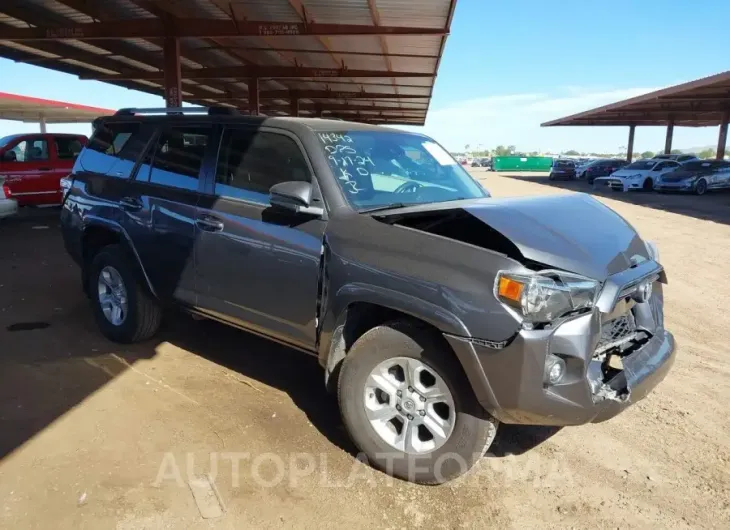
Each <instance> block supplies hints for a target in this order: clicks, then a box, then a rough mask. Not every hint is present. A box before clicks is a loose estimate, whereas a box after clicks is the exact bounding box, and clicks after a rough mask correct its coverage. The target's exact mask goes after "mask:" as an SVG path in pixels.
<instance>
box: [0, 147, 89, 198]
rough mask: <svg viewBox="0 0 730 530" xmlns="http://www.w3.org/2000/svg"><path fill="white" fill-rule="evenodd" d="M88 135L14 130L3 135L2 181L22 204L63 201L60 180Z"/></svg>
mask: <svg viewBox="0 0 730 530" xmlns="http://www.w3.org/2000/svg"><path fill="white" fill-rule="evenodd" d="M87 141H88V139H87V138H86V136H84V135H81V134H58V133H47V134H14V135H11V136H5V137H4V138H0V181H4V184H5V185H7V187H8V188H9V189H10V192H11V193H12V197H13V199H15V200H16V201H18V206H44V205H51V204H60V203H61V186H60V180H61V178H63V177H65V176H66V175H68V174H69V173H71V169H72V168H73V165H74V162H75V161H76V157H77V156H78V155H79V153H80V152H81V149H83V147H84V146H85V145H86V142H87Z"/></svg>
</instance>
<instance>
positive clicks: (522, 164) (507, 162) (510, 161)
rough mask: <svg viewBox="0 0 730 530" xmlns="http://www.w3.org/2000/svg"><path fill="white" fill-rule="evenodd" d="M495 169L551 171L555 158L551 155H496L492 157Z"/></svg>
mask: <svg viewBox="0 0 730 530" xmlns="http://www.w3.org/2000/svg"><path fill="white" fill-rule="evenodd" d="M492 164H493V168H494V171H548V172H549V171H550V168H551V167H552V166H553V159H552V157H550V156H495V157H494V158H493V159H492Z"/></svg>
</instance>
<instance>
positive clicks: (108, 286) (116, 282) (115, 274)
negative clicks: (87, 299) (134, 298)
mask: <svg viewBox="0 0 730 530" xmlns="http://www.w3.org/2000/svg"><path fill="white" fill-rule="evenodd" d="M98 295H99V305H100V306H101V310H102V312H103V313H104V316H105V317H106V319H107V320H108V321H109V322H111V323H112V324H113V325H115V326H121V325H122V324H123V323H124V320H125V319H126V318H127V311H128V300H129V299H128V297H127V288H126V287H125V285H124V280H123V279H122V275H121V274H119V271H118V270H117V269H115V268H114V267H112V266H111V265H107V266H105V267H104V268H103V269H101V272H99V281H98Z"/></svg>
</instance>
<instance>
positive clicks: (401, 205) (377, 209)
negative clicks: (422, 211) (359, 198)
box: [358, 202, 414, 213]
mask: <svg viewBox="0 0 730 530" xmlns="http://www.w3.org/2000/svg"><path fill="white" fill-rule="evenodd" d="M406 206H414V205H413V204H405V203H402V202H394V203H392V204H386V205H384V206H375V207H373V208H365V209H364V210H360V211H359V212H358V213H373V212H382V211H385V210H395V209H396V208H405V207H406Z"/></svg>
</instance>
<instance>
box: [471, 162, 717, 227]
mask: <svg viewBox="0 0 730 530" xmlns="http://www.w3.org/2000/svg"><path fill="white" fill-rule="evenodd" d="M499 175H500V176H502V177H507V178H511V179H515V180H522V181H524V182H532V183H535V184H543V185H545V186H550V187H553V188H561V189H565V190H570V191H576V192H583V193H590V194H591V195H595V196H599V197H606V198H608V199H613V200H616V201H623V202H626V203H629V204H636V205H639V206H646V207H647V208H654V209H655V210H664V211H667V212H671V213H676V214H680V215H688V216H690V217H695V218H697V219H703V220H706V221H714V222H716V223H724V224H730V190H717V191H712V192H709V193H706V194H705V195H703V196H701V197H699V196H697V195H692V194H689V193H657V192H648V193H647V192H641V191H632V192H627V193H622V192H620V191H611V190H610V189H606V188H605V187H598V186H595V187H594V186H591V185H590V184H588V183H587V182H586V181H584V180H577V181H576V180H567V181H566V180H554V181H553V180H548V177H547V176H546V175H528V174H524V173H499ZM484 178H487V179H488V178H489V177H488V174H487V176H485V177H484ZM488 187H489V185H488V183H487V188H488Z"/></svg>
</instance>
